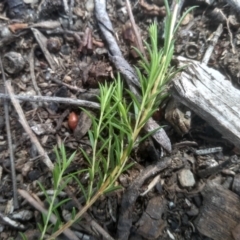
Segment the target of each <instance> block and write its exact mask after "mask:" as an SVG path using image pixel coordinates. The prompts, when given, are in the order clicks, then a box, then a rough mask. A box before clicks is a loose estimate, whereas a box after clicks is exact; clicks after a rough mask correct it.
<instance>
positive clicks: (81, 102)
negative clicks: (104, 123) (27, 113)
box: [0, 93, 100, 109]
mask: <svg viewBox="0 0 240 240" xmlns="http://www.w3.org/2000/svg"><path fill="white" fill-rule="evenodd" d="M12 96H13V97H14V98H15V99H18V100H21V101H27V102H56V103H63V104H69V105H74V106H80V107H87V108H95V109H99V108H100V105H99V104H98V103H95V102H90V101H86V100H80V99H72V98H62V97H48V96H21V95H14V94H13V95H12ZM1 98H3V99H9V98H10V96H9V95H7V94H3V93H0V99H1Z"/></svg>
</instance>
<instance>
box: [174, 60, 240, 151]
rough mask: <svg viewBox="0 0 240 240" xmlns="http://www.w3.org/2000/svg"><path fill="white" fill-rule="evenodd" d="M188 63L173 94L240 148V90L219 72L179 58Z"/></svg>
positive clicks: (181, 64) (175, 82) (184, 63)
mask: <svg viewBox="0 0 240 240" xmlns="http://www.w3.org/2000/svg"><path fill="white" fill-rule="evenodd" d="M177 59H178V60H179V63H180V66H183V65H188V66H187V67H186V68H185V69H184V71H183V72H182V73H180V74H178V75H177V76H176V77H175V78H174V79H173V81H172V88H171V91H172V95H173V97H174V98H176V99H177V100H178V101H179V102H181V103H182V104H184V105H185V106H187V107H189V108H190V109H191V110H193V111H194V112H195V113H196V114H197V115H198V116H200V117H201V118H203V119H204V120H205V121H207V122H208V123H209V124H210V125H211V126H212V127H214V128H215V129H216V130H217V131H219V132H220V133H221V134H222V135H223V137H224V138H226V139H228V140H229V141H230V142H231V143H233V144H234V145H235V146H236V147H238V148H240V124H239V122H240V101H239V100H240V91H239V90H238V89H236V88H235V87H234V86H233V85H232V83H231V82H230V81H229V80H227V79H226V78H225V77H224V76H223V75H222V74H221V73H220V72H218V71H216V70H214V69H212V68H209V67H208V66H207V65H205V64H203V63H200V62H197V61H193V60H188V59H186V58H183V57H178V58H177Z"/></svg>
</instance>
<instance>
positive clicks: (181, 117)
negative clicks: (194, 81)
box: [0, 0, 240, 240]
mask: <svg viewBox="0 0 240 240" xmlns="http://www.w3.org/2000/svg"><path fill="white" fill-rule="evenodd" d="M173 2H174V1H173ZM105 4H106V9H105V8H104V6H105ZM169 4H170V5H171V4H172V1H169ZM180 4H181V12H179V14H180V15H181V14H182V12H184V10H185V9H187V8H189V7H191V6H198V7H197V8H196V9H194V10H193V11H191V12H190V13H189V14H188V15H187V16H186V17H185V19H184V21H183V22H182V24H181V25H180V27H179V30H178V32H177V36H176V41H175V56H176V57H177V56H182V57H185V58H187V59H188V60H189V61H192V60H195V61H198V62H200V63H201V62H203V63H205V64H207V65H208V67H210V68H214V69H215V70H217V71H218V72H220V73H222V74H223V75H224V76H225V78H226V81H230V82H231V84H232V85H233V86H234V88H236V90H237V91H238V90H239V89H240V81H239V79H240V70H239V52H240V51H239V48H240V32H239V26H240V18H239V12H240V5H239V3H237V1H234V0H230V1H225V0H223V1H220V0H211V1H210V0H195V1H189V0H185V1H184V0H182V1H180ZM130 8H131V11H132V16H133V18H134V22H133V21H131V18H130V17H129V6H127V1H123V0H112V1H105V0H95V1H94V0H84V1H81V0H75V1H74V0H71V1H67V0H63V1H60V0H57V1H51V0H41V1H40V0H21V1H19V0H18V1H16V0H5V1H2V2H1V3H0V51H1V54H0V57H1V62H2V67H3V68H2V69H4V72H3V71H1V80H0V102H1V105H0V193H1V194H0V239H2V240H7V239H22V238H21V236H20V232H22V233H25V236H26V237H27V239H28V240H31V239H39V238H40V234H41V232H40V231H39V228H38V223H39V222H42V218H41V213H40V211H41V207H42V205H41V204H40V205H41V206H39V202H40V203H42V204H43V206H44V207H45V208H46V209H47V204H46V199H45V196H44V194H43V192H42V190H41V188H40V187H39V185H38V184H37V181H38V182H40V183H41V184H42V185H44V186H45V188H46V189H48V194H49V195H50V196H51V194H53V193H52V192H51V191H52V180H51V178H52V174H51V171H49V170H51V169H52V168H53V163H54V161H55V160H56V157H55V154H54V151H53V149H54V147H55V146H56V145H58V144H59V143H61V142H64V145H65V147H66V149H67V152H68V153H72V152H74V151H75V150H78V149H79V148H82V149H84V150H85V152H87V153H90V152H91V147H90V146H91V145H90V141H89V138H88V134H87V132H88V130H89V129H90V128H91V127H92V120H91V118H90V117H89V116H88V115H87V114H86V113H85V112H84V111H82V110H81V109H80V107H82V108H86V109H88V110H90V111H91V113H92V115H93V116H96V117H97V115H98V109H99V104H98V100H97V96H98V94H99V89H98V86H99V83H106V82H112V81H113V79H114V76H116V75H117V73H118V72H120V73H121V75H122V79H123V80H125V81H126V82H127V84H128V86H130V87H131V86H133V88H132V89H131V91H133V92H134V89H135V88H136V87H137V86H138V84H139V83H138V82H137V79H136V75H135V73H134V65H136V64H137V61H138V57H137V55H136V52H135V51H134V50H133V49H132V47H141V45H139V44H140V43H139V38H138V37H137V36H136V31H135V29H134V28H135V27H137V30H138V31H139V33H140V38H141V39H142V40H145V41H148V32H147V29H148V26H149V25H150V23H151V22H153V21H154V20H156V21H157V22H158V23H159V26H158V27H159V40H160V43H161V42H162V40H163V37H164V33H163V22H164V16H165V14H166V10H165V7H164V1H155V0H149V1H147V0H140V1H137V0H136V1H135V0H133V1H130ZM102 9H104V11H106V12H105V13H104V11H101V10H102ZM101 14H102V15H101ZM206 52H208V53H209V54H208V55H206ZM175 61H176V62H178V61H177V60H176V59H174V60H173V64H175ZM0 65H1V64H0ZM0 69H1V68H0ZM213 81H214V80H213ZM215 81H216V80H215ZM170 85H171V84H170ZM5 86H6V87H5ZM126 87H127V86H126ZM6 89H8V91H7V90H6ZM227 90H228V89H226V91H227ZM212 91H214V89H212ZM9 92H11V94H10V93H9ZM170 93H171V88H170ZM219 94H221V93H219ZM13 98H14V99H15V100H16V99H18V100H19V101H18V102H19V104H17V103H14V100H13ZM6 99H8V100H6ZM9 99H11V100H9ZM235 104H236V106H238V105H239V104H238V102H235ZM234 107H235V106H234ZM215 108H217V106H215ZM194 110H195V109H190V108H189V107H188V106H186V105H184V104H183V102H182V101H178V99H177V98H175V95H174V94H173V96H170V97H169V99H168V100H167V101H165V102H164V103H163V105H161V106H159V110H158V111H157V112H156V113H155V114H154V115H153V119H151V121H150V123H149V125H148V126H146V127H145V130H148V131H150V130H152V129H155V128H157V127H158V126H159V125H161V126H163V128H162V129H161V130H159V135H154V137H153V138H149V139H146V140H145V141H144V142H143V143H141V144H140V145H139V146H138V147H137V148H136V149H135V150H134V152H133V153H132V155H131V160H133V161H135V165H133V167H132V168H130V169H129V170H127V171H126V172H124V173H123V174H122V175H121V176H120V177H119V180H118V184H119V185H121V186H122V188H121V189H120V190H116V191H115V192H111V193H109V194H106V195H104V196H102V197H101V198H99V199H98V201H97V202H96V203H95V204H94V205H93V206H92V207H91V208H90V210H89V211H88V212H87V213H86V214H85V215H84V218H83V219H82V220H81V221H79V222H77V223H75V224H74V225H73V226H72V227H71V230H72V231H73V232H74V234H75V236H77V238H75V239H119V240H121V239H122V240H126V239H131V240H133V239H138V240H140V239H161V240H169V239H171V240H175V239H176V240H180V239H184V240H188V239H189V240H190V239H191V240H200V239H204V240H211V239H212V240H225V239H228V240H239V239H240V231H239V229H240V226H239V221H240V168H239V167H240V159H239V155H240V150H239V147H238V146H237V144H235V143H236V140H234V141H231V139H229V138H228V136H226V135H224V132H219V131H218V129H219V128H218V127H216V126H215V125H216V124H214V122H212V121H208V120H207V117H206V118H205V117H203V116H202V115H200V114H198V113H199V111H200V110H199V109H196V111H194ZM6 112H7V113H6ZM238 118H239V120H240V117H239V116H238ZM229 121H230V123H231V119H229ZM24 122H25V124H24ZM151 124H152V125H151ZM8 126H9V127H10V132H9V131H8V130H7V129H8ZM228 126H229V128H231V126H232V125H231V124H229V125H228ZM9 133H10V138H11V145H10V146H9V142H8V137H9V136H8V134H9ZM33 133H34V134H33ZM222 134H223V135H222ZM238 137H239V136H238ZM11 152H12V153H13V156H11V155H12V154H11ZM13 160H14V163H15V164H14V169H13V168H12V166H13V165H12V164H11V161H13ZM84 166H86V161H85V160H84V157H83V155H82V153H81V151H77V153H76V157H75V160H74V161H73V162H72V164H71V165H70V167H69V168H68V170H67V172H68V173H71V172H74V171H76V169H81V168H83V167H84ZM79 181H81V183H82V184H83V185H84V184H87V176H86V175H84V174H83V173H82V174H80V175H79ZM69 186H70V190H71V192H61V194H60V195H59V196H58V198H59V199H58V200H59V201H60V200H63V199H66V198H69V197H70V201H68V202H67V203H65V204H64V205H63V206H62V208H61V209H60V213H61V214H62V215H61V219H62V221H64V222H66V221H68V220H69V219H71V212H72V211H73V208H75V209H80V208H81V207H82V205H84V197H83V196H82V194H81V190H80V189H79V188H78V186H77V185H74V184H71V183H70V184H69ZM17 189H20V190H19V191H18V192H17ZM38 200H39V201H38ZM68 236H69V235H68ZM57 239H71V238H70V237H66V236H65V235H60V236H59V237H58V238H57Z"/></svg>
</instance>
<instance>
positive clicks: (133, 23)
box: [126, 0, 147, 58]
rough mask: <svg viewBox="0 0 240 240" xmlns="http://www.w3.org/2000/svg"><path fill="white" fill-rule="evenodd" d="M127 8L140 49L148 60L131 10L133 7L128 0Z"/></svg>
mask: <svg viewBox="0 0 240 240" xmlns="http://www.w3.org/2000/svg"><path fill="white" fill-rule="evenodd" d="M126 7H127V11H128V15H129V18H130V22H131V24H132V28H133V31H134V34H135V36H136V39H137V45H138V49H139V51H140V52H141V53H142V54H143V56H144V58H147V55H146V52H145V50H144V47H143V44H142V39H141V36H140V34H139V31H138V29H137V25H136V22H135V20H134V17H133V14H132V9H131V5H130V3H129V0H126Z"/></svg>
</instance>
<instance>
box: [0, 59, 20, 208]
mask: <svg viewBox="0 0 240 240" xmlns="http://www.w3.org/2000/svg"><path fill="white" fill-rule="evenodd" d="M0 68H1V72H2V79H3V82H4V84H5V93H6V92H7V89H6V77H5V73H4V69H3V65H2V59H1V58H0ZM4 113H5V124H6V130H7V139H8V149H9V155H10V163H11V175H12V186H13V205H14V208H15V209H17V208H19V204H18V198H17V180H16V169H15V162H14V154H13V148H12V138H11V129H10V120H9V108H8V101H7V100H5V101H4Z"/></svg>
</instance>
